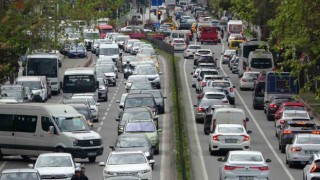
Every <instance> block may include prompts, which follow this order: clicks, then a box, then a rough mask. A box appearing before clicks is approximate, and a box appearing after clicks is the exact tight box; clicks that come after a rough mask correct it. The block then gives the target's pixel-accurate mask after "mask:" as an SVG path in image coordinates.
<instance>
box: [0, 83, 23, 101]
mask: <svg viewBox="0 0 320 180" xmlns="http://www.w3.org/2000/svg"><path fill="white" fill-rule="evenodd" d="M28 89H29V88H28ZM1 97H13V98H14V99H16V100H17V101H18V102H19V103H23V102H29V97H28V94H27V93H26V87H24V86H23V85H9V84H6V85H2V86H1Z"/></svg>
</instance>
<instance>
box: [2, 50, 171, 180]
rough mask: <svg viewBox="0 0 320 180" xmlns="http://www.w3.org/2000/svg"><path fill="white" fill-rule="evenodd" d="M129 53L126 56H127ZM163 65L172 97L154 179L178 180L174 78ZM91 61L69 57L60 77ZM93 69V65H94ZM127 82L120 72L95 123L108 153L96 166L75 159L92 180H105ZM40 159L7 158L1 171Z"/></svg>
mask: <svg viewBox="0 0 320 180" xmlns="http://www.w3.org/2000/svg"><path fill="white" fill-rule="evenodd" d="M88 54H89V56H90V55H91V53H88ZM125 55H127V54H124V56H125ZM92 58H93V59H94V61H95V60H96V56H95V55H93V56H92ZM159 59H160V63H161V64H162V66H161V72H163V73H162V75H161V79H162V80H161V83H162V85H161V87H162V93H163V94H164V96H167V97H168V98H167V99H166V100H165V101H166V102H165V103H166V113H165V114H164V115H160V120H159V122H160V124H159V128H161V129H162V130H163V132H162V133H161V134H160V154H159V155H156V156H155V161H156V163H155V168H154V171H153V177H154V179H155V180H164V179H174V178H173V177H175V174H174V170H175V168H174V161H173V160H174V158H173V157H174V154H173V153H174V152H173V151H172V149H173V143H172V139H173V138H172V137H173V130H172V127H173V125H172V122H171V112H170V109H171V108H172V103H171V93H170V89H171V88H170V84H169V82H170V77H169V71H168V63H167V61H166V59H164V58H162V57H159ZM87 60H88V59H68V58H65V59H64V60H63V61H62V67H61V69H60V72H59V73H60V77H62V76H63V72H64V71H65V69H67V68H70V67H77V66H83V65H84V64H85V62H86V61H87ZM91 66H93V64H91ZM124 82H125V79H124V78H123V75H122V73H119V78H118V79H117V86H116V87H109V92H108V96H109V100H108V101H107V102H100V107H99V122H97V123H95V124H94V128H93V130H94V131H96V132H98V133H99V134H100V135H101V137H102V139H103V145H104V153H103V155H102V156H99V157H97V160H96V162H95V163H89V162H88V160H87V159H75V160H76V162H79V163H81V164H84V166H85V167H86V174H87V176H88V177H89V179H93V180H99V179H102V178H103V177H102V172H103V167H100V166H99V162H102V161H106V159H107V157H108V155H109V153H110V152H111V149H110V148H109V146H111V145H114V143H115V140H116V137H117V128H116V127H117V124H118V123H117V122H116V120H115V119H116V117H117V116H118V107H119V104H117V103H116V101H117V100H120V97H121V95H122V94H123V93H125V89H124ZM62 94H63V93H60V94H59V95H57V96H52V98H51V99H50V100H48V101H47V102H46V103H61V102H62V100H63V96H62ZM35 160H36V158H32V159H31V160H22V158H21V157H20V156H10V157H4V159H3V160H2V161H0V171H2V170H4V169H12V168H27V167H28V164H32V163H35Z"/></svg>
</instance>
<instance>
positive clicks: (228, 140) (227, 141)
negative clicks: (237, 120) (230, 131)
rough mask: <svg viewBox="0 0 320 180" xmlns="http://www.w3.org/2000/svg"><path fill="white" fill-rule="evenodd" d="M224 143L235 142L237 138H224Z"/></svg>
mask: <svg viewBox="0 0 320 180" xmlns="http://www.w3.org/2000/svg"><path fill="white" fill-rule="evenodd" d="M225 142H226V143H237V139H226V140H225Z"/></svg>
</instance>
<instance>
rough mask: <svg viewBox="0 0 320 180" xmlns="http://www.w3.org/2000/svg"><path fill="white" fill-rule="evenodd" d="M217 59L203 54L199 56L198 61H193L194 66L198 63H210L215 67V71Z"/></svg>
mask: <svg viewBox="0 0 320 180" xmlns="http://www.w3.org/2000/svg"><path fill="white" fill-rule="evenodd" d="M217 60H218V59H216V58H214V57H213V56H211V55H210V54H209V55H208V54H204V55H200V56H199V58H198V59H195V60H194V64H196V65H198V64H199V63H212V64H214V65H215V67H216V69H218V68H217V63H216V61H217Z"/></svg>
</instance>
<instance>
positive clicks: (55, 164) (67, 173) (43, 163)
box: [29, 153, 80, 179]
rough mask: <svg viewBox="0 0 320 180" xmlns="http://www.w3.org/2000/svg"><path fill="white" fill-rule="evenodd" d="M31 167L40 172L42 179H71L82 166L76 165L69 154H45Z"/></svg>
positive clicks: (30, 165)
mask: <svg viewBox="0 0 320 180" xmlns="http://www.w3.org/2000/svg"><path fill="white" fill-rule="evenodd" d="M29 167H33V168H34V169H36V170H38V171H39V174H40V176H41V178H42V179H48V178H51V179H69V178H70V179H71V177H72V176H73V175H74V172H75V169H76V168H77V167H80V164H76V163H75V162H74V160H73V158H72V155H71V154H69V153H44V154H40V155H39V157H38V158H37V160H36V162H35V164H34V166H33V164H29Z"/></svg>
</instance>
